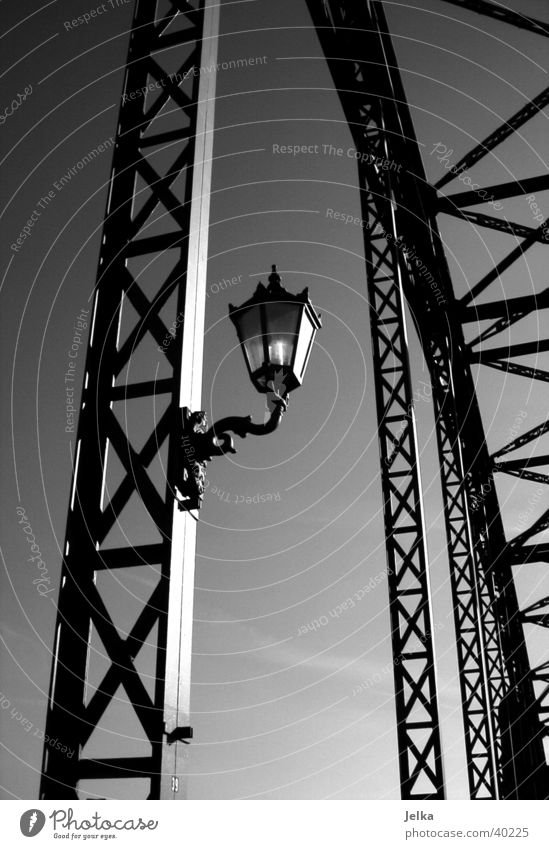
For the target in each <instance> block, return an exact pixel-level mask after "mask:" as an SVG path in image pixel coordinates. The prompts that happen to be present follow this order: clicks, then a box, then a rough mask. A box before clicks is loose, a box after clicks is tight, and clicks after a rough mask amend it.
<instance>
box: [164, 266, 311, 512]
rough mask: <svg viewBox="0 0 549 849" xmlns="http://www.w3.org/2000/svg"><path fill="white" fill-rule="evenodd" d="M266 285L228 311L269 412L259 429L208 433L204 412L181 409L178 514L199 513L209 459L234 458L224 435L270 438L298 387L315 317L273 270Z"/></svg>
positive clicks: (221, 424) (232, 420) (232, 427)
mask: <svg viewBox="0 0 549 849" xmlns="http://www.w3.org/2000/svg"><path fill="white" fill-rule="evenodd" d="M272 269H273V270H272V273H271V274H270V275H269V285H268V286H267V287H265V286H264V285H263V284H262V283H259V284H258V286H257V289H256V291H255V293H254V294H253V295H252V297H251V298H249V300H247V301H245V303H243V304H242V306H240V307H233V306H232V305H231V304H230V305H229V316H230V318H231V321H232V322H233V324H234V325H235V327H236V332H237V334H238V339H239V342H240V346H241V348H242V351H243V354H244V359H245V361H246V366H247V368H248V373H249V375H250V379H251V381H252V383H253V385H254V386H255V388H256V389H257V390H258V392H262V393H266V394H270V395H271V396H272V398H271V404H272V412H271V416H270V418H269V419H268V420H267V421H266V422H265V423H264V424H254V423H253V422H252V417H251V416H227V417H226V418H224V419H220V421H218V422H217V423H216V424H214V425H213V426H212V427H211V428H210V429H209V430H208V429H207V428H208V424H207V416H206V413H205V412H204V411H199V412H195V413H193V412H191V411H190V410H189V409H188V408H187V407H183V409H182V414H183V415H182V436H181V447H182V461H183V462H182V465H183V475H182V480H181V481H180V482H179V483H178V485H177V488H178V490H179V495H178V497H177V500H178V506H179V509H180V510H193V509H199V508H200V506H201V503H202V498H203V495H204V478H205V475H206V463H208V462H209V461H210V460H211V459H212V458H213V457H216V456H221V455H223V454H234V453H236V448H235V447H234V440H233V437H232V436H231V434H230V433H228V431H233V433H235V434H236V435H238V436H240V437H241V438H242V439H244V438H245V437H246V436H247V435H248V434H254V435H256V436H261V435H263V434H265V433H272V432H273V431H274V430H275V429H276V428H277V427H278V425H279V424H280V422H281V420H282V416H283V415H284V413H285V411H286V408H287V406H288V394H289V392H291V391H292V390H293V389H297V388H298V387H299V386H301V384H302V383H303V375H304V374H305V369H306V367H307V363H308V361H309V356H310V354H311V349H312V347H313V342H314V338H315V335H316V332H317V330H319V329H320V327H321V323H320V316H319V315H317V314H316V312H315V311H314V309H313V305H312V304H311V302H310V300H309V295H308V290H307V289H304V290H303V292H301V294H299V295H292V293H291V292H287V291H286V289H284V287H283V286H282V285H281V281H280V276H279V274H278V273H277V271H276V265H273V267H272Z"/></svg>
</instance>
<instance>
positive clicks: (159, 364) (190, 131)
mask: <svg viewBox="0 0 549 849" xmlns="http://www.w3.org/2000/svg"><path fill="white" fill-rule="evenodd" d="M203 21H204V2H198V0H197V2H192V3H188V2H184V0H180V2H179V0H177V1H176V0H158V2H157V0H139V2H138V3H137V4H136V11H135V17H134V22H133V27H132V31H131V35H130V43H129V55H128V62H127V69H126V76H125V80H124V88H123V97H122V104H121V109H120V116H119V124H118V128H117V137H116V147H115V151H114V158H113V166H112V169H113V170H112V179H111V183H110V193H109V197H108V202H107V211H106V218H105V223H104V229H103V237H102V240H101V248H100V258H99V269H98V278H97V286H96V292H95V302H94V307H93V319H92V325H91V330H90V344H89V349H88V353H87V360H86V370H85V382H84V387H83V394H82V402H81V412H80V417H79V425H78V433H77V440H76V455H75V463H74V471H73V482H72V490H71V500H70V508H69V516H68V523H67V529H66V540H65V548H64V556H63V567H62V576H61V589H60V595H59V608H58V620H57V624H56V630H55V649H54V661H53V671H52V680H51V686H50V699H49V703H48V714H47V724H46V731H47V734H48V735H50V737H52V738H57V739H58V740H60V741H62V742H63V744H64V745H66V746H68V747H69V749H72V750H73V751H74V752H75V755H74V756H73V758H72V759H70V760H69V759H68V758H67V757H66V756H65V754H62V753H61V751H57V750H56V749H55V748H52V747H48V746H45V751H44V760H43V768H42V783H41V789H40V798H42V799H77V798H93V797H94V796H96V795H97V794H99V796H100V797H107V798H108V797H110V796H114V797H115V798H116V797H117V796H118V797H122V798H151V799H157V798H160V792H161V791H160V785H161V773H162V770H163V766H164V771H166V766H165V763H164V761H165V758H166V752H167V747H172V748H171V749H170V756H171V751H172V749H173V748H175V746H174V743H175V739H177V740H178V741H180V742H179V743H178V744H177V745H181V742H183V741H184V738H185V737H189V736H191V734H192V732H191V730H190V729H189V728H178V729H176V730H175V731H172V737H171V738H169V737H167V733H166V731H167V729H166V726H165V717H166V713H167V703H166V691H165V678H166V643H167V634H168V602H169V584H170V559H171V551H172V536H173V515H174V513H173V511H174V493H173V491H172V490H171V489H170V486H169V485H167V484H166V480H171V481H174V480H176V477H177V471H178V470H180V469H181V447H180V444H179V440H178V438H177V437H178V430H177V427H176V426H175V425H174V423H175V422H176V421H177V420H178V418H179V397H180V380H181V373H180V372H181V365H180V363H181V348H182V335H183V334H182V332H181V330H180V325H181V324H182V321H181V316H182V314H183V310H184V304H185V290H186V285H187V279H188V277H187V261H188V245H189V230H190V215H191V188H192V181H193V170H194V162H195V147H196V144H197V142H196V133H197V111H198V110H197V94H198V86H199V80H198V77H197V75H194V74H193V73H192V71H193V66H200V64H201V56H202V55H203V54H202V52H201V51H202V49H203V48H202V45H201V38H202V33H203ZM166 231H171V232H166ZM179 566H180V564H179ZM120 589H122V590H123V592H122V593H121V594H120ZM117 594H118V596H117ZM132 600H133V602H134V604H133V607H135V610H134V613H133V619H132V617H131V614H129V613H127V612H126V611H127V608H128V607H130V606H132ZM151 669H152V670H154V671H153V673H152V675H151ZM168 707H169V706H168ZM173 738H175V739H173ZM115 743H116V749H117V752H119V751H120V750H121V749H122V748H125V749H127V750H128V754H127V755H125V756H124V755H119V756H117V757H111V756H110V753H111V751H112V749H113V747H114V744H115ZM174 781H175V779H174ZM109 788H110V790H109ZM174 789H177V787H176V784H174ZM113 791H114V792H113Z"/></svg>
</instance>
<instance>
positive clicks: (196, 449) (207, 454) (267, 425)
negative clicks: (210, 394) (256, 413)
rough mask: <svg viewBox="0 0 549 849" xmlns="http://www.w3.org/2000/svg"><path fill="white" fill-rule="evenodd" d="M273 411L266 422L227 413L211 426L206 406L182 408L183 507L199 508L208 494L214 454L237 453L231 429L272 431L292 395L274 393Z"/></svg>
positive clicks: (180, 483) (245, 432)
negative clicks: (207, 480) (208, 471)
mask: <svg viewBox="0 0 549 849" xmlns="http://www.w3.org/2000/svg"><path fill="white" fill-rule="evenodd" d="M273 396H274V397H273V398H272V401H271V405H272V411H271V415H270V417H269V418H268V419H267V421H266V422H264V424H255V423H254V422H253V421H252V417H251V416H226V417H225V418H224V419H220V420H219V421H218V422H216V423H215V424H214V425H212V427H211V428H210V429H209V430H208V429H207V428H208V417H207V415H206V413H205V412H204V411H203V410H199V411H197V412H194V413H193V412H191V410H189V408H188V407H182V408H181V452H182V466H183V474H182V476H181V479H180V480H179V481H178V482H177V490H178V491H179V496H177V495H176V498H177V502H178V508H179V510H195V509H199V508H200V506H201V504H202V500H203V498H204V481H205V478H206V464H207V463H209V462H210V460H212V459H213V458H214V457H221V456H223V455H224V454H236V448H235V447H234V438H233V436H232V435H231V434H230V433H229V431H232V432H233V433H234V434H235V435H236V436H239V437H240V438H241V439H245V438H246V436H248V435H249V434H252V435H253V436H262V435H263V434H267V433H272V432H273V431H274V430H276V428H277V427H278V425H279V424H280V422H281V421H282V416H283V415H284V413H285V412H286V409H287V407H288V400H287V398H288V396H287V395H286V396H285V397H282V396H280V395H278V394H277V393H273Z"/></svg>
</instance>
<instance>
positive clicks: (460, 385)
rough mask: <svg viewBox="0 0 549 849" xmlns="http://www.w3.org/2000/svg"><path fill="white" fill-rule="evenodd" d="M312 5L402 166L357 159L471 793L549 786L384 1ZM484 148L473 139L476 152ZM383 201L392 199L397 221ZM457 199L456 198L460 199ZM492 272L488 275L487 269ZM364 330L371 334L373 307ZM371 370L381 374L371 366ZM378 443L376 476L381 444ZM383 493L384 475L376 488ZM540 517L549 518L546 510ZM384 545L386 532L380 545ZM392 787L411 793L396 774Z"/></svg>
mask: <svg viewBox="0 0 549 849" xmlns="http://www.w3.org/2000/svg"><path fill="white" fill-rule="evenodd" d="M309 8H310V11H311V15H312V17H313V22H314V24H315V26H316V28H317V31H318V34H319V38H320V41H321V43H322V45H323V48H324V52H325V54H326V56H327V57H328V65H329V67H330V70H331V73H332V76H333V78H334V81H335V84H336V88H337V90H338V93H339V96H340V100H341V102H342V105H343V109H344V111H345V115H346V117H347V120H348V122H349V126H350V129H351V132H352V134H353V138H354V140H355V145H356V148H357V150H360V151H361V152H368V153H370V152H371V153H374V154H375V155H376V156H380V155H381V156H382V159H384V160H386V161H387V162H390V163H395V164H399V165H401V166H402V173H401V170H400V168H399V169H397V171H396V173H395V174H391V179H390V180H389V179H386V178H385V177H384V175H385V173H386V172H385V171H384V170H383V169H382V168H379V167H376V165H375V164H370V163H371V162H372V157H369V158H366V157H364V159H365V160H366V161H365V162H359V181H360V187H361V194H362V205H363V210H364V211H365V213H366V212H367V211H368V209H369V205H370V204H371V202H372V201H371V198H372V196H373V202H374V204H375V206H376V208H377V211H378V215H379V218H380V221H381V227H382V229H383V230H384V231H385V234H386V239H387V241H389V237H390V239H391V240H392V239H394V236H395V235H396V236H398V244H399V248H398V251H399V256H398V259H397V262H398V264H399V265H400V272H401V275H402V286H403V289H404V293H405V296H406V298H407V300H408V303H409V305H410V308H411V311H412V314H413V317H414V321H415V323H416V327H417V330H418V335H419V338H420V341H421V344H422V346H423V348H424V352H425V356H426V360H427V363H428V365H429V369H430V373H431V382H432V391H433V401H434V408H435V416H436V430H437V440H438V447H439V456H440V463H441V483H442V492H443V502H444V510H445V520H446V530H447V536H448V556H449V566H450V578H451V586H452V595H453V604H454V621H455V628H456V638H457V651H458V664H459V666H458V672H459V679H460V688H461V695H462V702H463V718H464V731H465V747H466V754H467V767H468V776H469V785H470V793H471V798H473V799H482V798H496V797H498V796H499V797H501V798H545V797H546V794H547V767H546V765H545V756H544V752H543V745H542V736H543V728H542V725H541V722H540V716H539V713H538V711H537V702H536V697H535V693H534V688H533V676H532V672H531V670H530V665H529V659H528V653H527V650H526V645H525V640H524V633H523V628H522V615H521V613H520V611H519V607H518V601H517V597H516V591H515V587H514V581H513V574H512V568H511V566H512V558H511V557H510V554H509V545H508V544H507V541H506V539H505V534H504V530H503V522H502V520H501V515H500V512H499V505H498V501H497V497H496V493H495V486H494V481H493V471H494V464H493V462H492V460H491V458H490V455H489V452H488V448H487V446H486V441H485V439H484V438H483V432H484V431H483V425H482V419H481V415H480V409H479V406H478V400H477V398H476V394H475V387H474V382H473V379H472V375H471V369H470V363H471V357H470V355H469V350H468V348H467V346H466V345H465V342H464V335H463V328H462V325H461V321H460V314H459V312H460V310H459V304H457V302H456V299H455V297H454V294H453V287H452V281H451V277H450V274H449V270H448V265H447V262H446V258H445V255H444V250H443V246H442V243H441V240H440V236H439V233H438V228H437V222H436V215H437V213H438V212H439V211H440V208H439V206H440V204H441V203H442V204H444V201H440V200H437V195H436V192H435V190H434V189H432V188H431V187H429V186H428V184H427V182H426V180H425V173H424V170H423V165H422V162H421V157H420V153H419V148H418V145H417V142H416V140H415V133H414V128H413V124H412V121H411V117H410V114H409V110H408V108H407V105H406V98H405V93H404V89H403V87H402V83H401V80H400V76H399V73H398V66H397V62H396V57H395V54H394V51H393V48H392V44H391V40H390V37H389V34H388V32H387V23H386V20H385V17H384V14H383V9H382V5H381V3H380V2H377V0H371V2H361V3H345V2H343V0H339V2H338V1H337V0H334V2H325V3H323V4H321V3H320V2H314V0H310V2H309ZM363 57H364V58H363ZM544 96H545V94H542V95H540V97H539V98H537V99H536V101H533V102H532V104H529V105H527V106H526V107H525V108H524V110H521V112H520V113H517V115H516V116H513V118H512V119H510V121H509V122H507V123H508V124H509V125H510V127H511V130H510V131H511V132H512V131H513V129H514V128H515V126H520V124H521V123H522V122H524V121H525V120H528V118H529V117H531V116H532V115H535V114H537V112H538V111H539V109H540V108H541V105H542V103H543V102H545V101H544ZM510 131H509V128H508V127H507V125H506V126H505V128H503V129H500V130H499V131H496V133H494V134H492V137H491V138H490V139H489V140H488V145H487V146H488V147H489V145H490V144H496V143H499V139H501V138H504V137H506V136H507V135H508V134H509V132H510ZM380 133H381V134H382V135H383V137H384V145H380V144H378V149H377V150H376V141H377V136H378V135H379V134H380ZM479 147H480V146H479ZM380 149H381V151H382V152H381V153H379V150H380ZM484 152H485V151H481V152H480V154H479V153H478V152H477V153H476V154H475V156H476V157H477V159H478V158H481V155H484ZM361 159H362V157H361ZM368 159H370V163H369V162H368V161H367V160H368ZM378 161H379V160H378ZM466 164H467V163H466V162H464V163H462V167H466ZM390 167H391V166H390V165H388V166H387V168H388V169H389V168H390ZM517 182H518V183H519V184H520V185H519V187H518V188H517V184H512V185H510V186H506V187H495V188H497V189H498V190H499V191H500V192H501V193H505V192H508V194H507V196H512V195H513V194H517V193H518V192H519V191H520V187H521V186H523V183H524V181H517ZM538 187H539V184H538ZM369 193H370V194H369ZM458 197H459V196H458ZM475 200H476V199H475ZM389 205H391V207H392V208H393V209H394V219H395V225H394V229H392V226H391V217H392V213H390V211H389V209H390V206H389ZM456 208H457V209H458V210H459V207H458V205H456V207H454V208H453V209H456ZM462 217H464V216H462ZM364 218H367V215H366V214H364ZM467 218H468V220H470V221H471V222H472V223H473V221H474V219H475V216H474V214H471V213H469V214H467ZM485 219H486V216H484V217H483V219H482V220H480V216H476V222H475V223H483V224H484V223H486V221H485ZM487 226H497V227H498V229H506V231H507V232H509V233H518V231H519V228H518V225H514V227H510V228H506V227H505V222H500V221H499V220H497V221H495V222H494V221H490V222H489V223H488V225H487ZM540 230H541V228H540ZM522 235H523V236H525V242H524V243H523V247H524V246H525V245H530V244H533V243H534V242H535V241H539V240H540V235H539V233H538V232H537V231H533V232H523V233H522ZM372 236H374V238H375V232H373V231H370V232H369V233H367V234H366V238H365V243H366V259H367V266H369V265H370V262H369V255H370V253H369V252H370V251H371V248H370V245H369V243H371V241H372ZM391 250H393V245H391ZM517 251H518V253H519V254H520V250H519V249H517ZM515 253H516V252H515ZM511 261H512V259H511ZM368 273H369V272H368ZM493 276H494V277H497V270H495V271H494V275H493ZM487 277H488V276H487ZM491 279H492V277H490V278H489V279H487V280H483V281H480V283H479V284H478V285H477V287H476V288H477V290H478V291H480V290H481V289H483V288H486V286H488V285H489V283H490V282H491ZM427 284H429V285H427ZM472 296H473V293H471V297H472ZM373 329H374V336H375V334H376V333H377V328H376V327H375V318H374V327H373ZM375 345H376V342H375V340H374V348H375ZM516 368H517V369H518V368H524V367H521V366H516ZM530 373H531V370H530ZM376 378H377V379H378V380H381V379H382V377H381V375H376ZM411 409H413V407H412V408H411ZM383 412H384V411H383V408H381V413H382V414H381V415H380V420H379V427H380V435H381V433H382V432H383V430H384V429H385V427H386V426H385V424H384V422H383ZM381 454H382V481H383V475H384V469H383V466H384V460H385V458H384V451H383V445H381ZM387 495H388V490H387V487H386V484H385V483H384V499H386V498H387ZM546 518H547V523H548V525H549V511H548V515H547V517H546ZM540 521H541V520H540ZM387 530H388V531H389V532H390V531H391V529H390V528H389V527H388V529H387ZM534 532H535V531H534ZM392 545H393V541H392V539H391V538H390V533H389V541H388V546H389V549H390V548H391V546H392ZM389 558H390V553H389ZM395 661H398V658H395ZM542 674H543V675H545V677H547V674H546V671H545V670H541V669H540V670H538V674H537V677H539V676H541V675H542ZM540 680H541V679H540ZM395 683H396V686H397V711H399V716H398V720H399V722H402V721H404V720H405V718H406V717H405V716H403V715H402V714H401V713H400V711H401V706H399V701H398V686H399V682H398V675H397V676H395ZM548 683H549V682H548ZM401 755H402V752H401ZM402 792H403V797H404V798H408V797H407V796H406V795H405V793H406V792H407V788H406V786H405V782H404V781H403V782H402Z"/></svg>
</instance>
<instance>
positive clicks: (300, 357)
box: [294, 310, 316, 380]
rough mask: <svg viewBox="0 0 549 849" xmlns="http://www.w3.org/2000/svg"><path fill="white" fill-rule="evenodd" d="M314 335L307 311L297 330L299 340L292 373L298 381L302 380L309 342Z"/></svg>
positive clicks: (309, 347) (309, 348)
mask: <svg viewBox="0 0 549 849" xmlns="http://www.w3.org/2000/svg"><path fill="white" fill-rule="evenodd" d="M315 333H316V327H315V326H314V325H313V323H312V321H311V319H310V318H309V315H308V314H307V310H305V311H304V313H303V320H302V322H301V328H300V330H299V339H298V342H297V350H296V352H295V364H294V373H295V376H296V377H297V379H298V380H302V379H303V372H304V371H305V367H306V365H307V360H308V354H309V352H310V350H311V340H312V338H313V336H314V335H315Z"/></svg>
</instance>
